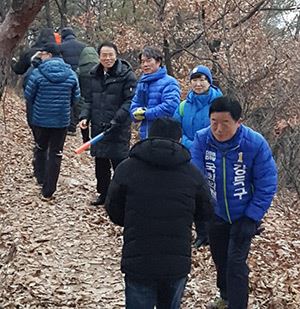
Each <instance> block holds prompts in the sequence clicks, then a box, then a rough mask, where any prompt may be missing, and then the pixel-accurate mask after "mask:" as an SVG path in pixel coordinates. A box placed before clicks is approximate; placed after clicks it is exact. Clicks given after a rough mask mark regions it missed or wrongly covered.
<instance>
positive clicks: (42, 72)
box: [24, 43, 80, 199]
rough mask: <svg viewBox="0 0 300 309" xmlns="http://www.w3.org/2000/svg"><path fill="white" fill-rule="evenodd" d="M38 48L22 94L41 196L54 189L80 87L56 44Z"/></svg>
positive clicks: (48, 197) (48, 194)
mask: <svg viewBox="0 0 300 309" xmlns="http://www.w3.org/2000/svg"><path fill="white" fill-rule="evenodd" d="M40 50H41V51H40V52H39V57H40V58H41V60H42V62H41V63H40V64H39V66H38V67H37V68H35V69H34V70H33V71H32V73H31V74H30V76H29V78H28V82H27V84H26V87H25V91H24V96H25V99H26V100H27V101H28V102H29V104H31V106H32V116H31V117H32V118H31V123H32V126H33V131H34V137H35V142H36V151H35V154H34V155H35V160H34V170H35V176H36V178H37V182H38V183H39V184H40V185H42V192H41V193H42V196H43V198H46V199H50V198H51V197H52V195H53V193H54V192H55V191H56V185H57V181H58V177H59V173H60V165H61V161H62V155H63V146H64V142H65V137H66V133H67V128H68V126H69V124H70V111H71V105H72V104H74V103H75V102H77V101H79V98H80V90H79V83H78V80H77V76H76V74H75V72H73V71H72V69H71V66H70V65H68V64H66V63H65V62H64V61H63V59H62V58H61V57H60V49H59V46H58V45H57V44H55V43H48V44H45V45H44V46H43V47H42V48H41V49H40Z"/></svg>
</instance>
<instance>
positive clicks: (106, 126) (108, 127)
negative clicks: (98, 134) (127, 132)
mask: <svg viewBox="0 0 300 309" xmlns="http://www.w3.org/2000/svg"><path fill="white" fill-rule="evenodd" d="M119 127H120V124H119V123H118V122H116V120H114V119H112V120H111V121H110V122H109V123H106V122H102V123H101V130H102V132H104V131H107V133H111V132H113V131H114V130H115V129H117V128H119Z"/></svg>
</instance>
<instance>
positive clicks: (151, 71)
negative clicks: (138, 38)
mask: <svg viewBox="0 0 300 309" xmlns="http://www.w3.org/2000/svg"><path fill="white" fill-rule="evenodd" d="M139 59H140V63H141V68H142V71H143V75H142V77H141V78H140V80H139V82H138V85H137V89H136V92H135V96H134V97H133V99H132V102H131V106H130V115H131V118H132V119H133V121H135V122H141V126H140V138H141V139H144V138H147V137H148V129H149V127H150V125H151V123H152V122H153V120H155V119H157V118H162V117H168V116H173V114H174V112H175V110H176V108H177V106H178V105H179V102H180V88H179V84H178V82H177V80H176V79H175V78H174V77H172V76H170V75H168V74H167V70H166V68H165V67H164V66H162V54H161V52H160V51H159V50H157V49H155V48H152V47H145V48H144V49H143V51H142V53H141V54H140V55H139Z"/></svg>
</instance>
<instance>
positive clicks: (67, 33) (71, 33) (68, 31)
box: [61, 27, 76, 40]
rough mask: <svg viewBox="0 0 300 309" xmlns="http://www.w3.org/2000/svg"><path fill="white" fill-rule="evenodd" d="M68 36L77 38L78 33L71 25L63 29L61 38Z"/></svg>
mask: <svg viewBox="0 0 300 309" xmlns="http://www.w3.org/2000/svg"><path fill="white" fill-rule="evenodd" d="M67 36H70V37H73V38H76V35H75V33H74V31H73V29H72V28H71V27H66V28H63V29H62V31H61V39H62V40H64V39H65V38H66V37H67Z"/></svg>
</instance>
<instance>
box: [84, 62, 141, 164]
mask: <svg viewBox="0 0 300 309" xmlns="http://www.w3.org/2000/svg"><path fill="white" fill-rule="evenodd" d="M90 84H91V87H90V88H89V89H88V93H87V94H86V97H85V103H84V105H83V108H82V111H81V114H80V119H87V120H88V121H90V122H91V135H92V137H95V136H96V135H98V134H99V133H101V132H103V131H104V130H105V129H106V128H107V126H108V125H109V123H110V121H111V120H114V121H115V122H116V123H117V126H116V127H115V128H114V130H113V131H111V132H110V133H109V134H107V135H106V136H105V137H104V138H103V139H102V140H101V141H99V142H98V143H96V144H94V145H92V148H91V154H92V156H95V157H99V158H111V159H124V158H126V157H127V156H128V150H129V140H130V124H131V120H130V115H129V106H130V102H131V99H132V97H133V95H134V92H135V87H136V77H135V74H134V73H133V71H132V68H131V66H130V64H129V63H128V62H127V61H125V60H121V59H117V60H116V62H115V64H114V65H113V67H112V68H111V69H110V70H108V72H106V73H105V74H104V71H103V66H102V65H101V64H98V65H97V66H95V67H94V68H93V69H92V70H91V81H90Z"/></svg>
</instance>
